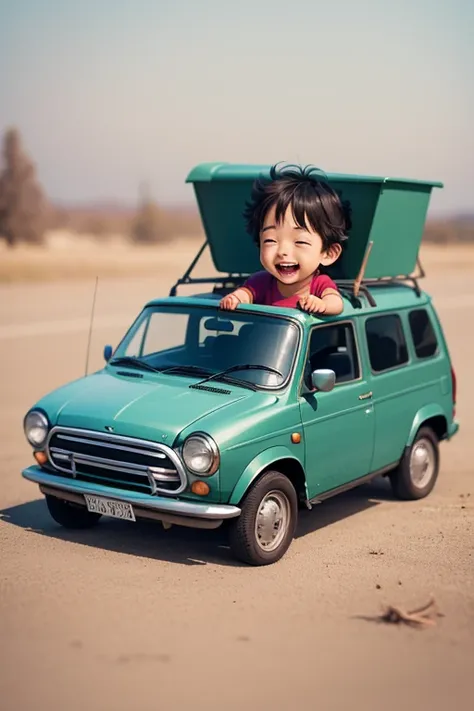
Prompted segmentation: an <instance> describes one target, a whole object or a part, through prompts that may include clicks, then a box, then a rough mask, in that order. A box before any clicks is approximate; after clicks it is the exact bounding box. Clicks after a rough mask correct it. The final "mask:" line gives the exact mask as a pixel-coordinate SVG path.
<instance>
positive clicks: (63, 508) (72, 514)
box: [45, 494, 101, 528]
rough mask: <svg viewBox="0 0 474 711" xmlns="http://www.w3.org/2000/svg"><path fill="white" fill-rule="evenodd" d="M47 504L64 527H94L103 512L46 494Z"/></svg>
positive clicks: (56, 519)
mask: <svg viewBox="0 0 474 711" xmlns="http://www.w3.org/2000/svg"><path fill="white" fill-rule="evenodd" d="M45 498H46V505H47V507H48V511H49V513H50V514H51V516H52V518H53V519H54V520H55V521H56V523H59V524H60V525H61V526H63V527H64V528H92V527H93V526H95V525H97V523H98V522H99V519H100V518H101V514H98V513H93V512H91V511H88V510H87V509H86V507H85V506H80V505H79V504H74V503H72V502H70V501H64V500H63V499H58V498H57V497H56V496H51V495H50V494H46V495H45Z"/></svg>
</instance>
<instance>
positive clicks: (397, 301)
mask: <svg viewBox="0 0 474 711" xmlns="http://www.w3.org/2000/svg"><path fill="white" fill-rule="evenodd" d="M365 289H366V290H367V291H368V292H369V293H370V295H371V296H372V299H373V301H374V302H375V306H374V305H371V304H370V302H369V300H368V298H367V296H365V295H364V292H363V291H362V290H361V292H360V294H359V301H358V304H357V303H355V301H354V300H353V299H351V298H350V292H349V291H346V290H343V289H342V290H341V295H342V296H343V298H344V311H343V312H342V314H340V315H339V316H333V317H329V318H328V317H325V318H324V319H321V320H322V321H324V322H326V321H328V320H343V319H346V318H347V317H359V316H362V315H369V316H375V315H377V314H379V313H384V312H386V311H397V310H401V309H408V308H416V307H417V306H426V305H427V304H428V303H430V301H431V297H430V296H429V295H428V294H427V293H426V292H425V291H422V290H419V291H417V290H416V289H414V288H413V286H410V285H408V284H400V283H398V284H393V283H390V284H377V285H376V286H367V287H365ZM221 298H222V295H221V294H218V293H212V292H210V293H205V294H195V295H189V296H166V297H162V298H156V299H152V300H151V301H149V302H148V303H147V304H146V307H153V306H196V307H201V308H202V307H204V308H212V309H215V308H216V306H217V303H218V301H219V300H220V299H221ZM238 310H239V311H240V312H248V313H260V314H266V315H273V316H280V317H285V318H292V319H294V320H297V321H299V322H300V323H302V324H306V325H307V324H308V323H310V324H313V323H314V320H315V317H314V316H312V315H310V314H307V313H305V312H303V311H301V310H299V309H294V308H283V307H277V306H263V305H261V304H242V305H241V306H239V307H238ZM221 313H222V315H224V314H231V313H232V312H229V311H222V312H221Z"/></svg>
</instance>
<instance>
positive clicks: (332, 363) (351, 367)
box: [307, 323, 360, 384]
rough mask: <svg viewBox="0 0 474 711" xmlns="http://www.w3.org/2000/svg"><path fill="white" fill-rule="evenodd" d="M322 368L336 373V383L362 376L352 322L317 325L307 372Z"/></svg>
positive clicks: (312, 337)
mask: <svg viewBox="0 0 474 711" xmlns="http://www.w3.org/2000/svg"><path fill="white" fill-rule="evenodd" d="M320 368H329V369H330V370H334V372H335V373H336V384H337V383H347V382H350V381H351V380H357V378H359V377H360V368H359V358H358V355H357V345H356V340H355V335H354V327H353V325H352V324H351V323H338V324H334V325H330V326H317V327H316V328H314V329H313V331H312V333H311V339H310V345H309V356H308V363H307V374H308V376H309V375H310V374H311V372H312V371H313V370H318V369H320Z"/></svg>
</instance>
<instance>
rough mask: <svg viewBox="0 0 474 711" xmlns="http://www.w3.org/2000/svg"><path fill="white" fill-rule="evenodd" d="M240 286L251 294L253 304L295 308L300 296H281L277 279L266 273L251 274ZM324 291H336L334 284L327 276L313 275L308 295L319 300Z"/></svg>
mask: <svg viewBox="0 0 474 711" xmlns="http://www.w3.org/2000/svg"><path fill="white" fill-rule="evenodd" d="M242 286H243V287H245V288H247V289H248V290H249V291H250V292H251V294H252V297H253V303H254V304H265V305H266V306H286V307H291V308H296V306H297V305H298V301H299V299H300V296H301V295H300V294H295V295H294V296H287V297H285V296H282V295H281V294H280V290H279V289H278V281H277V279H275V277H274V276H272V275H271V274H270V273H269V272H266V271H261V272H257V273H256V274H252V276H251V277H249V278H248V279H247V281H246V282H245V283H244V284H242ZM326 289H334V290H335V291H338V288H337V286H336V284H335V283H334V282H333V280H332V279H331V277H329V276H328V275H327V274H315V275H314V276H313V278H312V280H311V286H310V294H314V295H315V296H318V297H319V298H321V297H322V295H323V292H324V291H325V290H326Z"/></svg>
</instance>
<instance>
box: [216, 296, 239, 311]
mask: <svg viewBox="0 0 474 711" xmlns="http://www.w3.org/2000/svg"><path fill="white" fill-rule="evenodd" d="M239 304H240V299H239V298H238V297H237V296H235V294H227V295H226V296H224V298H223V299H221V300H220V302H219V307H220V308H221V309H226V310H227V311H234V310H235V309H236V308H237V306H238V305H239Z"/></svg>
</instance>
